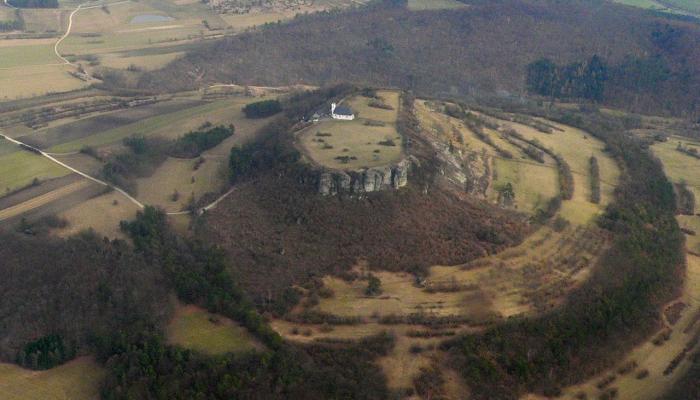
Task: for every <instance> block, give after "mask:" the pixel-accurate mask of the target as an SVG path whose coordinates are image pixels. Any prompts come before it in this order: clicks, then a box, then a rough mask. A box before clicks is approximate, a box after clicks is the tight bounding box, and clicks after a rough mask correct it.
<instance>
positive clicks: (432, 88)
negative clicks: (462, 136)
mask: <svg viewBox="0 0 700 400" xmlns="http://www.w3.org/2000/svg"><path fill="white" fill-rule="evenodd" d="M465 2H466V3H469V4H470V6H469V7H467V8H464V9H457V10H443V11H439V10H438V11H422V12H411V11H409V10H407V9H406V8H405V7H404V6H402V5H401V4H398V5H395V4H394V5H389V4H387V3H388V2H387V3H384V4H379V5H377V4H375V5H374V6H370V7H367V8H361V9H357V10H353V11H348V12H343V13H341V12H332V13H324V14H320V15H318V14H317V15H311V16H306V17H298V18H296V19H295V20H293V21H292V22H290V23H288V24H277V25H272V26H267V27H264V28H262V29H260V30H258V31H255V32H252V33H247V34H242V35H240V36H236V37H232V38H227V39H224V40H222V41H219V42H216V43H214V44H212V45H210V46H205V47H203V48H201V49H199V50H197V51H194V52H193V53H191V54H189V55H188V56H186V57H184V58H182V59H179V60H177V61H175V62H173V63H172V64H170V65H169V66H167V67H166V68H164V69H163V70H161V71H157V72H154V73H151V74H147V75H146V76H144V77H143V78H142V80H141V82H140V86H141V87H142V88H147V89H150V90H159V91H160V90H172V89H182V88H190V87H196V86H200V85H206V84H208V83H213V82H236V83H240V84H271V85H282V84H294V83H310V84H327V83H330V82H338V81H350V82H356V83H362V84H373V85H390V86H398V87H401V88H405V89H412V90H415V91H417V92H419V93H425V94H431V95H438V94H448V95H479V94H492V93H501V94H504V93H511V94H513V93H523V92H525V91H526V75H527V71H528V65H530V64H532V63H534V62H536V61H538V60H540V59H543V58H548V59H550V60H551V61H552V62H553V63H555V64H556V65H558V66H562V67H566V66H572V68H574V69H575V68H576V65H577V64H576V63H584V64H585V63H587V62H588V61H589V60H590V59H591V57H593V56H594V55H598V56H600V59H601V60H602V61H603V62H604V63H605V64H606V65H607V68H606V70H607V73H606V76H607V79H606V80H605V82H603V87H601V88H595V90H593V91H592V92H594V93H595V94H596V96H595V98H596V99H598V100H601V101H602V102H604V103H606V104H611V105H616V106H620V107H624V108H630V109H633V110H636V111H647V112H653V113H659V112H672V113H677V114H688V113H693V112H695V111H697V108H698V104H699V103H698V100H699V99H700V97H698V95H697V93H700V91H699V90H697V88H700V78H699V77H700V74H698V72H700V71H699V69H700V48H699V47H698V46H696V45H695V43H696V42H697V40H698V39H699V38H700V26H698V25H697V24H694V23H692V22H686V21H681V20H671V19H667V18H664V17H661V16H658V15H655V14H652V13H648V12H645V11H643V10H638V9H635V8H630V7H623V6H619V5H614V4H611V3H608V2H602V1H600V2H598V1H596V2H591V1H553V0H501V1H476V0H473V1H467V0H465ZM398 3H400V2H398ZM562 92H563V93H572V94H577V93H588V92H590V91H589V90H575V91H571V90H562Z"/></svg>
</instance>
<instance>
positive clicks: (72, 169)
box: [0, 133, 145, 208]
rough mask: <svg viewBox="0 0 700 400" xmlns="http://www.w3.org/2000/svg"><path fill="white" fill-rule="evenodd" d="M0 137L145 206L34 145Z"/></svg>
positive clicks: (140, 204) (123, 191)
mask: <svg viewBox="0 0 700 400" xmlns="http://www.w3.org/2000/svg"><path fill="white" fill-rule="evenodd" d="M0 137H3V138H5V140H8V141H10V142H12V143H14V144H16V145H18V146H20V147H23V148H25V149H27V150H31V151H33V152H36V153H37V154H39V155H41V156H43V157H46V158H48V159H49V160H51V161H53V162H55V163H56V164H58V165H60V166H62V167H64V168H66V169H68V170H69V171H72V172H74V173H76V174H78V175H80V176H82V177H83V178H85V179H89V180H91V181H93V182H95V183H98V184H100V185H102V186H106V187H110V188H113V189H114V190H116V191H117V192H119V193H121V194H122V195H124V197H126V198H127V199H129V201H131V202H132V203H134V204H136V205H137V206H138V207H139V208H145V206H144V205H143V204H142V203H141V202H140V201H138V200H136V199H135V198H134V197H133V196H131V195H130V194H129V193H127V192H126V191H125V190H123V189H121V188H119V187H117V186H114V185H112V184H109V183H107V182H105V181H103V180H100V179H97V178H95V177H93V176H90V175H88V174H86V173H84V172H82V171H79V170H77V169H75V168H73V167H71V166H70V165H68V164H66V163H64V162H62V161H59V160H57V159H55V158H54V157H52V156H51V155H49V154H48V153H45V152H43V151H41V150H40V149H37V148H36V147H34V146H30V145H28V144H26V143H22V142H20V141H19V140H16V139H12V138H11V137H9V136H6V135H4V134H1V133H0Z"/></svg>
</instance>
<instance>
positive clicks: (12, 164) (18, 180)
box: [0, 150, 70, 193]
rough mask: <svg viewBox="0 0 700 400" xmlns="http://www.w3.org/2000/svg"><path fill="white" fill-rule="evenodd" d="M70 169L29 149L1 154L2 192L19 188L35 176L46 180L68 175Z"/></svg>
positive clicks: (0, 188)
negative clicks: (28, 150)
mask: <svg viewBox="0 0 700 400" xmlns="http://www.w3.org/2000/svg"><path fill="white" fill-rule="evenodd" d="M69 173H70V171H69V170H67V169H65V168H63V167H61V166H60V165H58V164H56V163H54V162H51V161H49V160H48V159H46V158H44V157H41V156H38V155H36V154H33V153H29V152H27V151H22V150H20V151H15V152H12V153H9V154H5V155H1V156H0V193H6V192H9V191H12V190H15V189H19V188H21V187H23V186H26V185H28V184H30V183H31V182H32V180H33V179H34V178H37V179H40V180H44V179H50V178H58V177H61V176H65V175H68V174H69Z"/></svg>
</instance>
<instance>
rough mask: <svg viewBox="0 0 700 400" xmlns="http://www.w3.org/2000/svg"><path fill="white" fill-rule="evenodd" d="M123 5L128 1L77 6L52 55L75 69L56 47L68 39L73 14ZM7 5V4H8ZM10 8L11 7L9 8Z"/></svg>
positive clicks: (69, 17) (6, 0)
mask: <svg viewBox="0 0 700 400" xmlns="http://www.w3.org/2000/svg"><path fill="white" fill-rule="evenodd" d="M7 2H8V0H5V4H8V3H7ZM125 3H129V1H128V0H127V1H118V2H116V3H109V4H95V5H91V6H86V5H85V4H81V5H79V6H78V7H76V9H75V10H73V11H72V12H71V13H70V15H69V16H68V28H66V32H65V33H64V34H63V36H61V37H60V38H59V39H58V41H56V44H54V45H53V51H54V53H56V56H57V57H58V58H60V59H61V60H62V61H63V63H64V64H68V65H72V66H75V67H77V66H78V65H76V64H74V63H72V62H70V61H69V60H68V59H67V58H65V57H63V56H62V55H61V53H60V52H59V51H58V46H59V45H60V44H61V42H63V41H64V40H65V39H66V38H67V37H68V35H70V31H71V29H73V17H74V16H75V14H77V13H78V11H80V10H89V9H91V8H99V7H107V6H116V5H118V4H125ZM8 5H9V4H8ZM10 7H12V6H10ZM88 76H89V75H88ZM90 78H92V77H90Z"/></svg>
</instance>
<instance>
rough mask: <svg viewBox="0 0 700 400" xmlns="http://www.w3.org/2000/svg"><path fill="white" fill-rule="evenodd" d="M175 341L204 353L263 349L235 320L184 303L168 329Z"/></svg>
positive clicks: (171, 338) (214, 353)
mask: <svg viewBox="0 0 700 400" xmlns="http://www.w3.org/2000/svg"><path fill="white" fill-rule="evenodd" d="M167 336H168V340H169V342H170V343H172V344H176V345H180V346H182V347H185V348H188V349H192V350H195V351H199V352H201V353H205V354H212V355H216V354H225V353H230V352H240V351H248V350H255V349H261V348H262V345H260V344H259V343H258V342H257V341H256V340H255V338H254V337H253V336H252V335H251V334H250V333H249V332H248V331H247V330H246V329H245V328H243V327H241V326H239V325H238V324H236V323H235V322H233V321H232V320H230V319H228V318H225V317H222V316H218V315H215V314H211V313H209V312H207V311H205V310H203V309H201V308H198V307H195V306H191V305H188V306H181V307H179V308H178V309H177V311H176V313H175V317H174V318H173V320H172V321H171V322H170V324H169V325H168V328H167Z"/></svg>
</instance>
